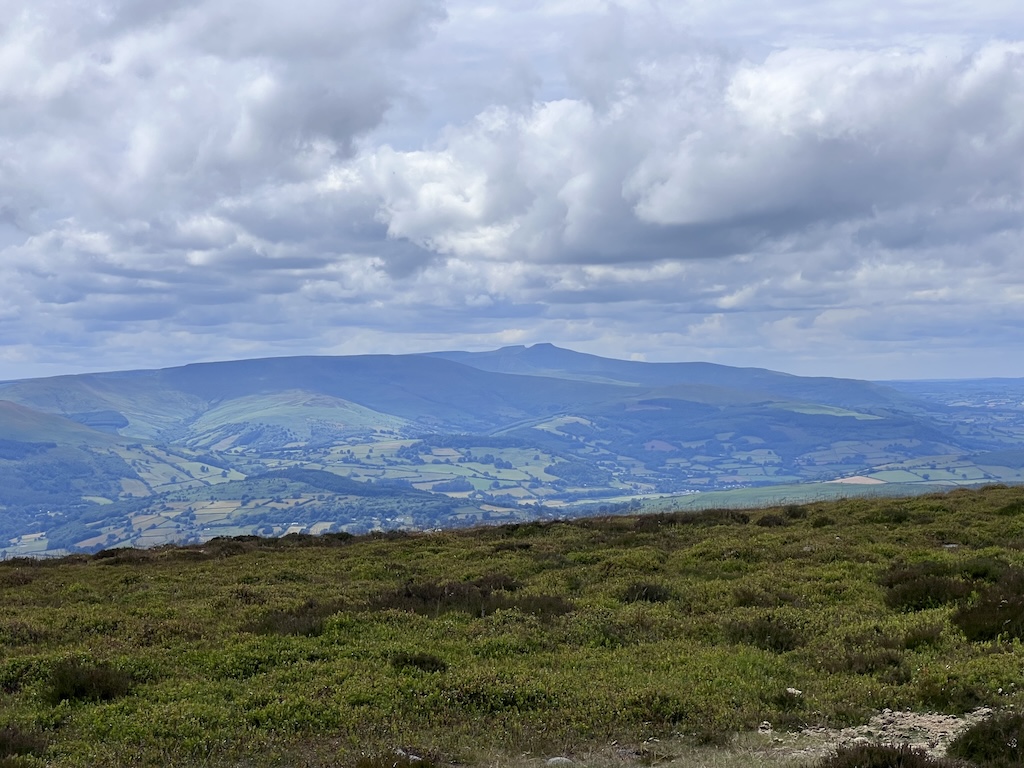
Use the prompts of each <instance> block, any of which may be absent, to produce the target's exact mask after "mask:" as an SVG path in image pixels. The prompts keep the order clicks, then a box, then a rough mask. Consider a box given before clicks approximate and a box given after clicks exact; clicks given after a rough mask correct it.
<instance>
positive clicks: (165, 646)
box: [0, 486, 1024, 766]
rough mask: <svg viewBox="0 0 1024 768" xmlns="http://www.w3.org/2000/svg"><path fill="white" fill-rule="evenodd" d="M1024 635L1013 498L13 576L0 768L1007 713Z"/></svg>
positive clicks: (404, 538)
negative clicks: (918, 714)
mask: <svg viewBox="0 0 1024 768" xmlns="http://www.w3.org/2000/svg"><path fill="white" fill-rule="evenodd" d="M1022 638H1024V489H1021V488H1007V487H1002V486H992V487H987V488H983V489H981V490H978V491H969V490H956V491H953V492H951V493H949V494H945V495H930V496H920V497H915V498H907V499H847V500H839V501H830V502H815V503H808V504H804V505H789V506H786V507H778V508H773V509H763V510H749V511H745V512H737V511H735V510H705V511H701V512H690V511H686V512H665V513H660V514H654V515H646V516H635V517H609V518H589V519H582V520H574V521H560V522H546V523H527V524H522V525H517V526H502V527H495V528H480V529H473V530H461V531H446V532H436V533H425V534H409V533H401V532H392V533H388V534H372V535H369V536H363V537H351V536H348V535H346V534H341V533H335V534H328V535H325V536H323V537H311V536H305V535H291V536H286V537H284V538H282V539H256V538H252V537H244V538H237V539H217V540H213V541H210V542H207V543H206V544H204V545H197V546H192V547H178V548H175V547H167V548H158V549H150V550H104V551H101V552H99V553H97V554H95V555H91V556H90V555H77V556H71V557H67V558H64V559H62V560H54V561H45V560H42V561H36V560H26V559H18V560H13V561H7V562H3V563H0V693H2V698H0V765H3V766H14V765H19V766H22V765H24V766H30V765H43V764H48V765H55V766H86V765H88V766H103V765H126V764H135V765H175V764H176V765H213V766H220V765H261V766H262V765H336V764H343V765H348V764H356V763H357V762H358V761H360V760H362V761H363V762H364V764H366V765H370V764H372V761H373V760H375V759H377V758H375V757H374V756H380V755H389V756H393V755H395V754H396V753H395V752H394V750H395V749H402V750H405V751H406V752H409V753H411V754H417V755H420V756H425V757H426V758H427V761H428V762H429V761H433V762H434V763H435V764H448V763H452V762H460V763H467V764H483V763H491V764H507V763H505V762H502V761H503V760H505V759H506V758H509V759H511V756H519V755H523V754H524V753H529V754H531V755H558V754H571V755H579V754H586V753H593V752H595V751H599V750H601V749H606V748H608V747H609V745H611V744H612V743H613V742H618V744H620V745H641V744H643V743H645V741H646V742H647V743H648V744H650V743H653V742H650V741H649V739H651V738H652V737H656V738H658V739H660V740H661V741H659V742H657V743H659V744H662V745H669V744H677V745H679V748H680V749H683V748H684V747H685V745H716V744H727V743H729V742H730V740H731V739H732V738H733V736H734V734H736V733H738V732H750V731H753V730H755V729H756V728H757V726H758V725H759V724H760V723H763V722H764V721H769V722H770V723H771V724H772V726H773V727H774V728H775V729H776V730H784V729H800V728H803V727H805V726H809V725H830V726H842V725H848V724H856V723H862V722H865V721H866V720H867V718H868V717H869V716H870V715H871V714H872V713H873V712H876V711H878V710H880V709H883V708H890V709H893V710H902V709H915V710H930V711H939V712H948V713H962V712H966V711H969V710H972V709H974V708H976V707H978V706H982V705H987V706H993V707H996V708H997V709H999V710H1005V711H1013V710H1014V709H1016V708H1019V707H1020V705H1021V704H1022V703H1024V700H1022V695H1021V693H1020V691H1021V689H1022V688H1024V664H1022V661H1024V649H1022V646H1021V639H1022ZM1015 727H1016V726H1015ZM1018 730H1019V727H1018ZM666 748H667V747H666ZM686 748H689V747H686ZM641 751H642V750H641ZM645 754H648V756H649V753H645ZM500 756H506V757H500ZM965 756H970V753H966V754H965ZM366 761H370V762H366ZM394 762H395V760H394V759H391V758H389V759H388V760H385V761H383V762H381V763H380V764H381V765H383V764H384V763H387V764H388V765H390V764H392V763H394ZM399 762H401V761H400V760H399ZM851 764H852V763H851ZM871 764H872V765H874V764H875V763H871ZM878 764H879V765H881V764H882V763H878ZM977 764H978V765H995V764H997V763H995V762H991V763H985V762H978V763H977ZM1007 764H1012V763H1007Z"/></svg>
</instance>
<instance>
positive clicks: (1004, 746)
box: [947, 711, 1024, 768]
mask: <svg viewBox="0 0 1024 768" xmlns="http://www.w3.org/2000/svg"><path fill="white" fill-rule="evenodd" d="M947 754H949V755H951V756H953V757H959V758H963V759H964V760H970V761H971V762H972V763H973V764H975V765H977V766H979V767H980V768H1016V767H1017V766H1021V765H1024V712H1013V711H1006V712H996V713H993V714H992V715H989V716H988V717H986V718H985V719H984V720H982V721H981V722H978V723H975V724H974V725H972V726H971V727H969V728H968V729H967V730H965V731H964V732H963V733H961V734H960V735H959V736H957V737H956V738H955V739H954V740H953V742H952V743H951V744H950V745H949V749H948V750H947Z"/></svg>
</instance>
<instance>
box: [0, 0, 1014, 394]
mask: <svg viewBox="0 0 1024 768" xmlns="http://www.w3.org/2000/svg"><path fill="white" fill-rule="evenodd" d="M0 18H3V19H4V22H3V24H2V25H0V380H2V379H13V378H21V377H28V376H44V375H53V374H59V373H73V372H81V371H96V370H123V369H137V368H159V367H166V366H173V365H181V364H185V363H191V362H195V361H201V360H206V361H211V360H227V359H241V358H253V357H266V356H279V355H306V354H315V355H338V354H346V355H348V354H364V353H406V352H426V351H431V350H439V349H449V350H471V351H479V350H485V349H493V348H495V347H500V346H504V345H517V344H533V343H537V342H553V343H556V344H558V345H559V346H562V347H567V348H571V349H574V350H577V351H581V352H587V353H593V354H600V355H604V356H608V357H615V358H620V359H627V360H628V359H636V360H647V361H695V360H697V361H709V362H714V363H722V364H727V365H733V366H755V367H763V368H769V369H772V370H779V371H785V372H789V373H795V374H800V375H816V376H845V377H855V378H858V379H916V378H980V377H995V376H1018V377H1019V376H1024V354H1022V352H1024V245H1022V243H1024V231H1022V230H1024V197H1022V194H1024V193H1022V190H1024V163H1022V162H1021V158H1022V157H1024V120H1022V118H1021V116H1022V115H1024V14H1022V13H1021V10H1020V5H1019V3H1018V2H1011V0H989V1H988V2H986V1H984V0H982V1H981V2H970V3H968V2H966V0H945V1H942V0H940V1H939V2H931V3H922V2H917V1H911V0H902V1H900V0H897V1H896V2H893V1H887V2H882V0H859V1H858V2H852V1H850V0H825V1H824V2H814V3H810V2H806V0H778V1H776V2H771V3H750V2H743V3H741V2H738V1H737V0H726V1H725V2H718V3H706V2H697V0H680V1H679V2H670V3H663V2H656V1H655V0H647V1H644V0H621V1H620V2H615V3H613V2H605V1H604V0H557V1H555V0H547V1H546V2H540V1H534V0H523V2H516V3H489V2H483V1H481V2H467V1H465V0H450V1H449V2H443V1H442V0H378V1H377V2H373V3H366V2H356V1H355V0H331V1H330V2H328V1H327V0H308V2H305V3H302V4H301V5H300V6H298V7H296V6H294V5H289V4H282V3H280V2H271V1H270V0H250V1H249V2H244V3H242V2H238V0H188V2H185V1H184V0H167V1H166V2H154V1H153V0H102V1H100V2H95V3H71V4H68V3H59V2H57V1H56V0H33V2H28V0H0Z"/></svg>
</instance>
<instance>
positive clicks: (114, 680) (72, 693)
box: [46, 661, 132, 704]
mask: <svg viewBox="0 0 1024 768" xmlns="http://www.w3.org/2000/svg"><path fill="white" fill-rule="evenodd" d="M131 682H132V681H131V677H130V676H129V675H128V673H126V672H124V671H122V670H120V669H117V668H116V667H112V666H110V665H108V664H95V665H94V664H84V663H81V662H77V661H65V662H61V663H60V664H58V665H57V666H55V667H54V668H53V671H52V673H51V675H50V681H49V687H48V689H47V691H46V699H47V700H48V701H49V702H50V703H51V704H59V703H60V702H62V701H110V700H112V699H116V698H119V697H121V696H124V695H126V694H127V693H128V691H129V690H130V689H131Z"/></svg>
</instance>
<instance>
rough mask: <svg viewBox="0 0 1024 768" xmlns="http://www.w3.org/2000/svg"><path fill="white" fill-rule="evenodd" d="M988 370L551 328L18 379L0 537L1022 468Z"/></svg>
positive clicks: (325, 520)
mask: <svg viewBox="0 0 1024 768" xmlns="http://www.w3.org/2000/svg"><path fill="white" fill-rule="evenodd" d="M993 386H996V385H995V384H987V385H986V387H985V388H983V389H981V390H980V394H978V395H977V397H979V398H982V401H983V402H984V405H985V408H984V410H983V411H979V410H978V409H977V408H973V406H970V407H968V406H964V405H963V404H962V403H960V401H959V400H958V399H957V396H956V393H955V392H947V391H946V390H942V389H941V388H940V390H935V387H933V386H932V387H928V388H926V389H925V390H923V391H922V396H918V395H917V393H916V392H915V390H914V389H913V388H912V387H906V386H904V385H901V384H898V383H897V385H896V386H885V385H882V384H878V383H872V382H867V381H858V380H854V379H837V378H825V377H801V376H793V375H790V374H785V373H779V372H776V371H770V370H766V369H759V368H733V367H730V366H724V365H717V364H713V363H701V362H689V363H686V362H682V363H647V362H640V361H629V360H615V359H610V358H603V357H599V356H597V355H588V354H583V353H579V352H574V351H571V350H567V349H561V348H559V347H556V346H553V345H551V344H535V345H532V346H529V347H526V346H512V347H504V348H501V349H497V350H493V351H489V352H458V351H449V352H434V353H423V354H408V355H352V356H342V357H328V356H297V357H277V358H265V359H253V360H235V361H227V362H210V363H196V364H192V365H185V366H179V367H173V368H164V369H159V370H135V371H112V372H107V373H90V374H81V375H73V376H57V377H50V378H41V379H24V380H18V381H9V382H4V383H0V552H2V551H3V550H4V549H5V548H6V545H5V537H6V540H7V541H9V542H11V546H12V547H14V551H16V552H27V551H35V550H33V549H32V548H33V547H44V548H47V549H48V550H50V549H55V548H60V547H65V546H74V547H84V548H90V547H93V548H95V547H97V546H108V545H110V544H113V543H117V542H120V541H139V542H142V543H159V542H161V541H172V540H179V539H180V538H188V537H195V538H203V537H206V536H212V535H237V534H239V533H246V534H249V533H255V532H259V533H262V534H266V533H267V532H268V531H271V532H274V533H282V532H287V531H309V532H317V531H323V530H344V531H347V532H353V531H357V532H358V531H366V530H372V529H374V528H386V527H402V526H413V527H444V526H449V525H464V524H468V523H471V522H474V521H476V522H479V521H481V520H494V519H505V520H514V519H521V516H522V515H527V514H538V512H537V511H536V510H541V509H546V508H547V505H555V504H558V505H566V504H572V503H578V502H580V501H583V500H609V502H608V503H609V504H612V505H614V504H620V505H621V504H627V505H632V504H634V503H637V502H638V501H639V499H641V498H642V497H644V496H646V495H649V494H666V493H668V494H672V493H696V492H703V491H710V490H722V489H736V488H750V487H756V486H767V485H776V486H782V485H787V484H794V483H808V482H820V481H831V480H835V479H837V478H844V477H849V476H854V477H855V478H858V479H857V481H858V482H868V483H928V482H933V481H937V482H941V483H944V484H947V485H950V484H952V485H956V484H962V483H964V484H969V483H972V482H978V481H981V480H985V479H989V480H992V479H1006V480H1009V481H1015V480H1016V479H1017V478H1018V477H1020V476H1021V474H1022V472H1024V460H1022V459H1020V457H1019V454H1018V453H1016V452H1015V451H1016V450H1017V448H1018V447H1019V445H1020V444H1021V438H1022V437H1024V419H1020V418H1018V414H1017V412H1016V411H1014V410H1013V409H1014V408H1015V407H1016V406H1014V405H1013V402H1012V398H1010V399H1009V400H1006V398H1002V399H1000V398H1001V396H1000V395H999V394H998V392H996V393H995V394H994V395H991V396H990V394H989V390H990V389H991V388H992V387H993ZM923 395H927V397H925V396H923ZM1004 400H1006V402H1005V405H1001V406H1000V408H1001V409H1002V410H994V409H993V405H994V404H995V403H1003V402H1004ZM965 408H966V410H965ZM972 408H973V410H972ZM979 414H980V415H981V418H978V416H979ZM985 414H994V417H993V419H991V420H989V421H986V420H985V419H984V415H985ZM1015 430H1016V431H1015ZM972 456H973V457H978V459H977V461H974V460H973V459H972V458H971V457H972ZM982 462H987V463H984V464H982ZM995 462H1002V464H1001V465H999V466H995V465H994V463H995ZM309 472H312V473H320V474H312V475H311V474H303V473H309ZM275 473H278V474H275ZM280 473H285V474H280ZM332 476H337V477H338V478H340V479H339V482H337V483H333V484H332V483H326V486H325V484H324V483H323V482H321V481H322V480H324V478H327V479H330V478H331V477H332ZM310 478H319V480H318V481H317V482H316V483H312V482H308V481H309V480H310ZM353 488H357V489H365V490H366V493H354V492H353V491H352V489H353ZM368 499H373V502H372V503H371V502H370V501H368ZM606 506H607V505H606ZM552 508H554V507H552ZM609 508H610V507H609ZM630 508H633V507H630ZM528 510H533V511H532V512H529V511H528ZM217 531H219V532H220V533H219V534H217V533H215V532H217ZM44 534H45V535H44ZM26 537H27V538H26Z"/></svg>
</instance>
